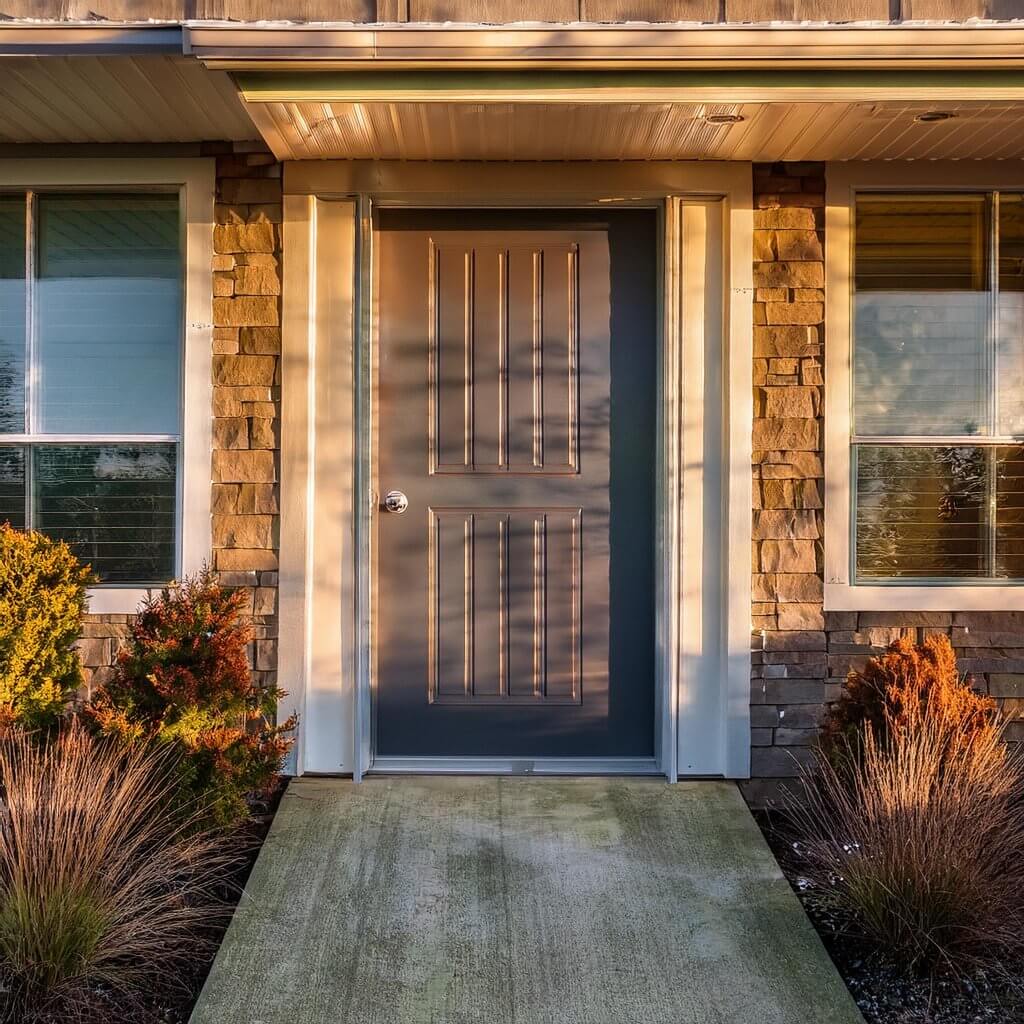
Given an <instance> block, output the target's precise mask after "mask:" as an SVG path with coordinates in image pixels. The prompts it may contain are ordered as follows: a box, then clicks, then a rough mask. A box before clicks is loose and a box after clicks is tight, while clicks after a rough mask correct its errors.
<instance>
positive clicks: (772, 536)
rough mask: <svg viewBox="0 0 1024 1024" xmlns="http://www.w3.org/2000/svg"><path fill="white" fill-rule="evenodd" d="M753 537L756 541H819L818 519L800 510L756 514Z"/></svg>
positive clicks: (812, 514) (810, 513)
mask: <svg viewBox="0 0 1024 1024" xmlns="http://www.w3.org/2000/svg"><path fill="white" fill-rule="evenodd" d="M753 536H754V539H755V540H817V539H818V521H817V517H816V516H815V514H814V513H813V512H809V511H802V510H798V509H793V510H771V511H762V512H755V513H754V521H753Z"/></svg>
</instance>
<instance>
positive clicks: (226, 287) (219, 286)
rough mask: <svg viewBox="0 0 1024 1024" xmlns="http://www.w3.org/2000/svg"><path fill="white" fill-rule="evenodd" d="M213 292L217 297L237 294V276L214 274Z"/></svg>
mask: <svg viewBox="0 0 1024 1024" xmlns="http://www.w3.org/2000/svg"><path fill="white" fill-rule="evenodd" d="M213 294H214V295H215V296H217V297H223V296H225V295H228V296H230V295H234V294H235V278H234V275H233V274H218V273H215V274H214V275H213Z"/></svg>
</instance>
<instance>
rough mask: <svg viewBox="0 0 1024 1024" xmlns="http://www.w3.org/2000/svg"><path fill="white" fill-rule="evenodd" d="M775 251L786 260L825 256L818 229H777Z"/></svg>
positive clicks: (817, 258)
mask: <svg viewBox="0 0 1024 1024" xmlns="http://www.w3.org/2000/svg"><path fill="white" fill-rule="evenodd" d="M755 234H756V232H755ZM775 251H776V254H777V258H778V259H779V260H781V261H784V262H787V261H796V260H822V259H824V258H825V253H824V249H823V247H822V242H821V236H820V235H819V234H818V232H816V231H776V232H775ZM754 258H755V259H756V258H757V257H756V256H755V257H754ZM813 287H818V286H813Z"/></svg>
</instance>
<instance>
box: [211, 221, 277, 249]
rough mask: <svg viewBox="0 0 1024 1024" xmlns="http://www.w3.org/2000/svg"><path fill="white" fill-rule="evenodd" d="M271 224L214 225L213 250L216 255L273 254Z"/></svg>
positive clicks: (273, 238)
mask: <svg viewBox="0 0 1024 1024" xmlns="http://www.w3.org/2000/svg"><path fill="white" fill-rule="evenodd" d="M276 241H277V238H276V232H275V229H274V225H273V224H216V225H214V228H213V248H214V251H215V252H218V253H238V252H273V251H274V248H275V245H276Z"/></svg>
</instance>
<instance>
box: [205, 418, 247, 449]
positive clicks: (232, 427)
mask: <svg viewBox="0 0 1024 1024" xmlns="http://www.w3.org/2000/svg"><path fill="white" fill-rule="evenodd" d="M213 447H214V448H221V449H237V448H248V447H249V424H248V421H247V420H245V419H242V418H241V417H238V416H222V417H218V418H216V419H214V421H213Z"/></svg>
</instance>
